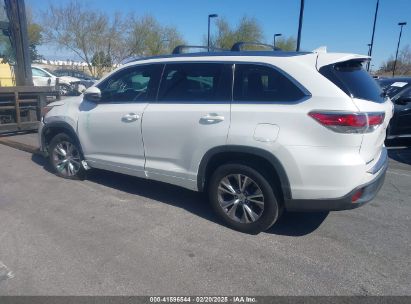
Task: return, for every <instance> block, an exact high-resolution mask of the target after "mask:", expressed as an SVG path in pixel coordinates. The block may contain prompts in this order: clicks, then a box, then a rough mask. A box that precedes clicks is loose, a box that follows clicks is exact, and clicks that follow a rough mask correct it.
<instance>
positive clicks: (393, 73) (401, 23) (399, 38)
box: [392, 22, 407, 77]
mask: <svg viewBox="0 0 411 304" xmlns="http://www.w3.org/2000/svg"><path fill="white" fill-rule="evenodd" d="M406 24H407V22H399V23H398V25H399V26H400V27H401V30H400V36H399V37H398V44H397V52H396V53H395V61H394V67H393V69H392V77H394V75H395V66H396V65H397V58H398V49H399V48H400V42H401V35H402V27H403V26H404V25H406Z"/></svg>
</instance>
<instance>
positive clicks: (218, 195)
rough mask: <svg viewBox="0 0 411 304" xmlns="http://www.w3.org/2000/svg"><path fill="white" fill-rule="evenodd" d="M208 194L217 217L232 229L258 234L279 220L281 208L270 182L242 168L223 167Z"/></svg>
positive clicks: (213, 177)
mask: <svg viewBox="0 0 411 304" xmlns="http://www.w3.org/2000/svg"><path fill="white" fill-rule="evenodd" d="M208 194H209V198H210V202H211V204H212V206H213V208H214V210H215V211H216V213H217V214H218V215H219V216H220V218H222V219H223V220H224V222H225V223H226V224H227V225H228V226H229V227H231V228H234V229H236V230H239V231H242V232H246V233H259V232H262V231H265V230H267V229H268V228H270V227H271V226H272V225H273V224H274V223H275V222H276V221H277V219H278V217H279V214H280V206H279V203H278V200H277V198H276V196H275V193H274V190H273V188H272V186H271V185H270V183H269V182H268V181H267V179H266V178H265V177H264V176H263V175H262V174H260V173H259V172H258V171H257V170H255V169H253V168H251V167H249V166H245V165H242V164H226V165H222V166H220V167H219V168H217V170H216V171H215V172H214V174H213V175H212V177H211V179H210V183H209V187H208Z"/></svg>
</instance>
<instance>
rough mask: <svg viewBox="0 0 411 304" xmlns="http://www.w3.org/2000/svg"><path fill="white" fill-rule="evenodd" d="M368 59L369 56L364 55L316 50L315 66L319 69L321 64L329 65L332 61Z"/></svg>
mask: <svg viewBox="0 0 411 304" xmlns="http://www.w3.org/2000/svg"><path fill="white" fill-rule="evenodd" d="M370 59H371V57H370V56H366V55H357V54H347V53H325V52H317V64H316V67H317V70H319V69H320V68H322V67H323V66H326V65H330V64H333V63H338V62H344V61H349V60H358V61H368V60H370Z"/></svg>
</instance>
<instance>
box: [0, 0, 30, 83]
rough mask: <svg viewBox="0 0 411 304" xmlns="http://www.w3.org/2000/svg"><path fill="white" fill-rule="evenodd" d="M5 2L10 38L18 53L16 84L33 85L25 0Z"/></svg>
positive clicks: (15, 69) (5, 0)
mask: <svg viewBox="0 0 411 304" xmlns="http://www.w3.org/2000/svg"><path fill="white" fill-rule="evenodd" d="M4 4H5V8H6V12H7V16H8V18H9V32H10V38H11V42H12V46H13V49H14V51H15V55H16V65H15V68H14V73H15V75H16V85H18V86H32V85H33V78H32V74H31V59H30V52H29V38H28V34H27V19H26V9H25V5H24V0H4Z"/></svg>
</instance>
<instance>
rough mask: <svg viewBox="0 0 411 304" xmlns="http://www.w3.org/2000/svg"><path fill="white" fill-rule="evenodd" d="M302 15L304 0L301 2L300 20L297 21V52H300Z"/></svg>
mask: <svg viewBox="0 0 411 304" xmlns="http://www.w3.org/2000/svg"><path fill="white" fill-rule="evenodd" d="M303 15H304V0H301V5H300V18H299V21H298V37H297V52H299V51H300V42H301V28H302V27H303Z"/></svg>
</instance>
